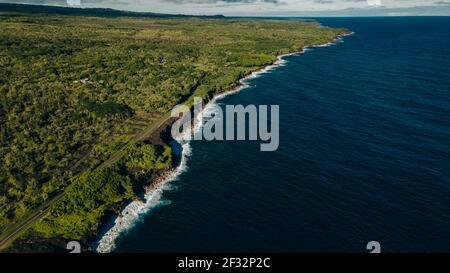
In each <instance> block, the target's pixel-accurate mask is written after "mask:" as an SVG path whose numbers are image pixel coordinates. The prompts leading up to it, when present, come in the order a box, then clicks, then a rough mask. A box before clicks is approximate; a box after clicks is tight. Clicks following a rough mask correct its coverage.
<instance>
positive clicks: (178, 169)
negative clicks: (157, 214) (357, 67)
mask: <svg viewBox="0 0 450 273" xmlns="http://www.w3.org/2000/svg"><path fill="white" fill-rule="evenodd" d="M353 34H354V32H351V31H347V32H345V33H343V34H338V35H336V36H335V37H334V38H333V39H332V40H331V41H329V42H327V43H324V44H317V45H314V44H313V45H306V46H303V47H302V48H301V49H300V50H298V51H294V52H289V53H282V54H279V55H278V56H277V57H276V60H275V61H274V62H273V63H271V64H268V65H265V66H262V67H260V68H258V69H256V70H254V71H251V72H250V73H248V74H246V75H244V76H242V77H241V78H240V79H238V84H237V85H235V86H231V87H230V88H228V89H226V90H224V91H223V92H220V93H217V94H214V95H213V96H212V97H211V98H207V99H204V101H203V104H204V105H205V107H204V109H203V111H206V110H207V109H208V107H210V106H211V105H213V104H214V103H215V102H216V101H217V100H220V99H222V98H224V97H226V96H229V95H232V94H234V93H237V92H239V91H241V90H242V89H245V88H247V87H248V84H247V82H246V81H247V80H248V79H251V78H253V77H258V76H259V75H261V74H264V73H267V72H269V71H271V70H273V69H276V68H277V67H279V66H282V65H284V64H285V63H286V60H284V58H285V57H288V56H295V55H301V54H304V53H305V52H306V51H307V50H308V49H312V48H319V47H327V46H331V45H335V44H337V43H339V42H342V38H343V37H346V36H350V35H353ZM193 118H194V119H195V118H196V117H193ZM174 121H175V119H172V118H169V119H167V120H166V122H164V124H163V125H162V126H161V127H160V129H159V130H157V131H155V132H154V133H153V134H152V136H151V138H152V139H155V138H158V137H160V136H161V134H162V133H163V132H164V131H167V130H169V131H170V126H171V125H172V124H173V122H174ZM195 124H196V125H197V127H196V128H193V130H197V129H199V128H198V127H200V128H201V125H200V126H198V125H199V122H196V123H195ZM163 140H164V141H165V142H166V144H168V145H170V142H171V141H173V140H172V139H170V138H167V137H166V138H165V139H164V138H163ZM179 144H180V146H182V148H183V150H182V154H181V155H180V158H179V159H178V161H179V164H178V166H172V168H170V169H168V170H166V171H164V172H162V173H161V174H159V175H157V176H155V177H152V179H151V180H150V181H149V182H148V185H147V186H145V187H144V189H143V191H144V192H143V193H142V195H143V197H144V198H143V200H132V201H129V202H126V203H124V204H123V206H122V210H121V212H120V214H119V215H117V216H115V217H113V218H112V219H111V220H109V221H108V222H107V224H105V225H103V226H102V227H101V228H100V229H99V230H101V232H99V234H97V236H95V238H96V240H94V241H93V242H92V243H91V244H90V245H91V246H92V247H93V249H92V250H93V251H95V252H101V253H108V252H111V251H113V250H114V248H115V240H116V239H117V238H118V237H119V236H120V235H121V234H122V233H123V232H125V231H126V230H128V229H129V228H132V227H133V225H134V224H135V223H136V222H137V221H138V220H139V218H140V217H141V216H142V215H145V214H146V213H147V212H148V211H150V210H151V209H153V208H155V207H157V206H160V205H164V204H165V201H163V200H161V197H162V196H161V195H162V193H163V191H164V190H165V189H168V184H170V182H172V181H175V180H176V179H177V177H178V176H179V175H180V174H182V173H183V172H184V171H185V170H186V169H187V165H186V164H187V160H188V157H189V156H190V154H191V150H190V146H189V142H185V143H179Z"/></svg>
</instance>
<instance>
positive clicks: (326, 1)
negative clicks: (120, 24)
mask: <svg viewBox="0 0 450 273" xmlns="http://www.w3.org/2000/svg"><path fill="white" fill-rule="evenodd" d="M0 2H3V3H28V4H47V5H58V6H74V7H101V8H114V9H121V10H131V11H147V12H157V13H171V14H196V15H216V14H222V15H226V16H389V15H391V16H401V15H447V16H450V0H0Z"/></svg>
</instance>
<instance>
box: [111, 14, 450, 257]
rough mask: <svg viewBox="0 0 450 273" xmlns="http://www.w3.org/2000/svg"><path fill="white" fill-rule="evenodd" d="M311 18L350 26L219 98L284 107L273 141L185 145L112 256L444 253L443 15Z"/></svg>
mask: <svg viewBox="0 0 450 273" xmlns="http://www.w3.org/2000/svg"><path fill="white" fill-rule="evenodd" d="M318 20H319V21H320V22H321V23H322V24H324V25H327V26H338V27H347V28H348V29H350V30H352V31H354V32H355V35H353V36H351V37H346V38H344V43H340V44H337V45H335V46H331V47H326V48H316V49H313V50H310V51H307V52H306V53H305V54H303V55H301V56H291V57H287V58H286V60H287V65H285V66H282V67H279V68H277V69H276V70H273V71H272V72H270V73H267V74H264V75H261V76H260V77H258V78H255V79H252V80H250V81H249V84H250V87H249V88H247V89H245V90H242V91H241V92H240V93H237V94H234V95H230V96H228V97H226V98H224V99H222V100H220V101H219V103H220V105H221V107H224V106H223V104H233V105H236V104H243V105H248V104H256V105H261V104H262V105H272V104H278V105H280V147H279V149H278V150H277V151H276V152H260V150H259V142H248V141H234V142H230V141H223V142H220V141H219V142H218V141H214V142H207V141H194V142H192V143H191V148H192V155H191V156H190V157H189V161H188V167H189V168H188V170H187V171H186V172H184V173H183V174H182V175H180V176H179V178H178V180H177V181H175V182H172V186H173V189H172V190H168V191H166V192H164V194H163V198H164V199H166V200H170V201H171V203H170V204H169V205H165V206H160V207H158V208H156V209H153V210H151V211H150V212H149V213H148V214H146V215H145V216H144V217H143V219H142V220H141V221H140V222H138V223H137V224H136V225H135V226H134V227H132V228H131V229H130V230H128V232H126V233H125V234H123V235H122V236H121V237H120V238H119V239H118V240H117V248H116V249H115V251H117V252H222V251H226V252H367V250H366V244H367V242H369V241H372V240H375V241H379V242H380V244H381V248H382V251H383V252H422V251H430V252H432V251H450V46H449V45H450V17H440V18H438V17H422V18H419V17H417V18H416V17H406V18H345V19H344V18H333V19H331V18H319V19H318Z"/></svg>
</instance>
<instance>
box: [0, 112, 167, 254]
mask: <svg viewBox="0 0 450 273" xmlns="http://www.w3.org/2000/svg"><path fill="white" fill-rule="evenodd" d="M169 118H170V113H167V114H165V115H164V116H162V117H161V118H159V119H158V120H157V121H156V122H154V123H153V124H152V125H151V126H149V127H148V128H147V129H145V130H144V131H142V132H140V133H138V134H137V135H135V136H134V137H133V139H131V140H130V141H129V142H128V143H127V144H125V145H124V146H123V147H122V148H121V149H120V150H118V151H117V152H115V153H114V154H112V155H111V157H110V158H109V159H108V160H106V161H105V162H103V163H102V164H101V165H100V166H98V167H97V169H101V168H104V167H106V166H108V165H110V164H113V163H114V162H116V161H117V160H119V159H120V158H122V156H123V155H124V154H125V151H126V147H127V146H128V145H130V144H132V143H134V142H136V141H140V140H143V139H145V138H146V137H149V136H150V135H151V134H152V133H153V132H155V131H156V130H158V129H159V127H160V126H161V125H163V124H164V123H165V122H166V121H167V120H168V119H169ZM86 158H87V156H84V157H83V158H82V159H81V160H80V161H79V162H77V163H76V164H75V165H76V166H78V165H79V164H80V163H81V161H83V160H86ZM75 165H74V166H75ZM64 196H65V193H64V192H63V193H60V194H59V195H57V196H55V197H54V198H53V199H51V200H50V201H48V202H47V203H45V204H44V205H42V206H41V208H40V209H38V210H36V211H34V212H33V213H32V214H31V215H30V216H29V217H28V218H26V219H25V220H23V222H22V223H19V224H18V226H17V227H16V228H14V229H13V230H11V231H7V232H6V234H5V235H3V237H1V238H0V251H1V250H3V249H5V248H6V247H8V246H9V245H10V244H11V243H12V242H13V241H14V240H15V239H17V237H19V235H20V234H21V233H22V232H23V231H25V230H27V229H28V228H29V227H31V226H32V225H33V224H34V223H35V222H36V221H38V220H40V219H42V218H43V217H44V216H45V215H46V214H47V213H48V212H49V210H50V207H51V206H52V205H53V204H55V203H57V202H59V201H60V200H62V199H63V197H64Z"/></svg>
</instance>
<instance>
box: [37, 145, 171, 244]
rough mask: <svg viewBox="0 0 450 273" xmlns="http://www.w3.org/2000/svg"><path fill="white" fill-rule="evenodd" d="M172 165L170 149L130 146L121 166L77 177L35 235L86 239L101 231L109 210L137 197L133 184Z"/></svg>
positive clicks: (38, 227) (88, 172) (115, 165)
mask: <svg viewBox="0 0 450 273" xmlns="http://www.w3.org/2000/svg"><path fill="white" fill-rule="evenodd" d="M171 162H172V156H171V149H170V147H168V146H156V145H152V144H149V143H144V142H137V143H134V144H132V145H130V146H129V147H127V154H126V156H125V157H123V158H122V159H121V160H120V161H119V162H118V163H116V164H114V165H112V166H110V167H106V168H101V169H97V170H93V171H86V172H84V173H83V174H81V175H79V176H76V177H74V178H73V179H72V181H71V183H70V185H69V186H67V188H66V190H65V193H66V194H65V197H64V199H63V200H62V201H61V202H59V203H57V204H56V205H54V206H52V207H51V211H50V214H49V216H47V217H46V218H44V219H43V220H42V221H39V222H37V223H36V225H35V226H34V227H33V232H35V233H37V234H38V235H40V236H43V237H57V236H61V237H64V238H68V239H82V238H85V237H86V236H88V235H90V234H92V233H93V232H94V231H96V230H97V228H98V224H99V222H100V218H101V217H102V216H103V214H104V212H105V211H106V210H107V209H108V208H110V207H111V206H112V205H114V204H120V203H121V202H122V201H124V200H129V199H131V198H132V197H134V196H135V192H134V191H133V182H132V181H137V180H139V179H140V178H142V176H143V175H145V174H148V173H151V172H152V171H155V170H160V169H166V168H168V167H170V164H171Z"/></svg>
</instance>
